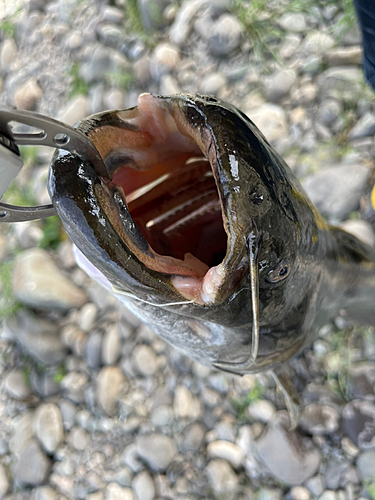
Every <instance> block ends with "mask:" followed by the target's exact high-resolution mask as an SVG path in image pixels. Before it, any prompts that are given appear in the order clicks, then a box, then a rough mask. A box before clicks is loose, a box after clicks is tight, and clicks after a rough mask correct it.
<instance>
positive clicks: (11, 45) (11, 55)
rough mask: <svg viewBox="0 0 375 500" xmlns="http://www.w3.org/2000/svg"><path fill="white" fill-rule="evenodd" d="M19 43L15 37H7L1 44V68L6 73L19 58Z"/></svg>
mask: <svg viewBox="0 0 375 500" xmlns="http://www.w3.org/2000/svg"><path fill="white" fill-rule="evenodd" d="M17 52H18V48H17V44H16V42H15V41H14V40H13V38H7V39H5V40H4V42H3V43H2V44H1V48H0V68H1V72H2V73H3V74H4V73H5V72H7V71H8V70H9V69H11V67H12V65H13V64H14V62H15V61H16V59H17Z"/></svg>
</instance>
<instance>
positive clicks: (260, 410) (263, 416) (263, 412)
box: [247, 399, 276, 423]
mask: <svg viewBox="0 0 375 500" xmlns="http://www.w3.org/2000/svg"><path fill="white" fill-rule="evenodd" d="M275 411H276V408H275V407H274V405H273V404H272V403H271V402H270V401H267V400H266V399H259V400H258V401H254V402H253V403H251V404H250V405H249V406H248V408H247V414H248V415H249V417H250V418H251V419H253V420H259V421H260V422H263V423H267V422H268V421H269V420H270V419H271V417H272V415H273V414H274V413H275Z"/></svg>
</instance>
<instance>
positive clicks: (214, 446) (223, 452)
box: [207, 441, 245, 469]
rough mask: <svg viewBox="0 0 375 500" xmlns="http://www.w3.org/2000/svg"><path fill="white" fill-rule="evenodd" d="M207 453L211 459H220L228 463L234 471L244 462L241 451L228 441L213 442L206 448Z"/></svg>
mask: <svg viewBox="0 0 375 500" xmlns="http://www.w3.org/2000/svg"><path fill="white" fill-rule="evenodd" d="M207 453H208V455H209V456H210V457H211V458H222V459H224V460H226V461H228V462H229V463H230V464H231V466H232V467H233V468H234V469H238V468H239V467H240V466H241V465H243V462H244V458H245V456H244V453H243V451H242V449H241V448H240V447H239V446H237V445H236V444H234V443H230V442H229V441H213V442H212V443H209V445H208V446H207Z"/></svg>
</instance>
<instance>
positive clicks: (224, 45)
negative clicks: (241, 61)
mask: <svg viewBox="0 0 375 500" xmlns="http://www.w3.org/2000/svg"><path fill="white" fill-rule="evenodd" d="M242 31H243V28H242V25H241V23H240V22H239V20H238V19H237V18H236V17H235V16H233V15H231V14H223V15H222V16H220V17H219V18H218V19H217V20H216V21H214V22H213V23H212V24H211V29H210V32H209V33H207V35H208V37H209V38H208V45H209V48H210V50H211V52H212V53H213V54H215V55H218V56H223V55H227V54H229V53H230V52H232V51H234V50H235V49H237V48H238V47H239V45H240V41H241V35H242Z"/></svg>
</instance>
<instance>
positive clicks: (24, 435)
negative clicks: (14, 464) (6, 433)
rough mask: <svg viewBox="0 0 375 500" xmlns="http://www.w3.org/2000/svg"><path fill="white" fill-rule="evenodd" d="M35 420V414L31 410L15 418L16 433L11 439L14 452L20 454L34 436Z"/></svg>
mask: <svg viewBox="0 0 375 500" xmlns="http://www.w3.org/2000/svg"><path fill="white" fill-rule="evenodd" d="M33 420H34V414H33V413H32V412H31V411H28V412H24V413H23V414H22V415H20V416H19V417H17V418H16V419H15V420H14V423H13V427H14V434H13V436H12V437H11V439H10V441H9V448H10V450H11V451H12V453H14V454H17V455H19V454H20V453H21V452H22V450H23V449H24V448H25V446H26V445H27V444H28V442H29V441H30V439H31V438H32V437H33V436H34V432H33Z"/></svg>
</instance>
